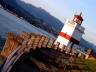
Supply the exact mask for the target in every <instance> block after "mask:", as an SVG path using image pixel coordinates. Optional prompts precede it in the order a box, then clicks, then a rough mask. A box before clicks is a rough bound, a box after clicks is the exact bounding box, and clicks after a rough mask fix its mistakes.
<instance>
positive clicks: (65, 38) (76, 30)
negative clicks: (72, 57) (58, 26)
mask: <svg viewBox="0 0 96 72" xmlns="http://www.w3.org/2000/svg"><path fill="white" fill-rule="evenodd" d="M81 15H82V13H80V14H79V15H78V14H76V15H74V17H73V19H72V20H66V22H65V24H64V27H63V28H62V30H61V32H60V33H59V35H58V37H57V39H56V41H55V44H57V43H60V45H59V48H62V46H66V47H70V48H72V47H73V46H74V45H77V46H78V45H79V42H80V40H81V38H82V35H83V34H84V30H85V28H84V27H83V26H82V22H83V18H82V16H81Z"/></svg>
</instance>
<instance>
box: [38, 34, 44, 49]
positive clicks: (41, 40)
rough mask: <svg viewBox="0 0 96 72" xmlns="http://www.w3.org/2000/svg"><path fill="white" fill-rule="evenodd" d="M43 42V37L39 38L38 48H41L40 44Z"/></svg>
mask: <svg viewBox="0 0 96 72" xmlns="http://www.w3.org/2000/svg"><path fill="white" fill-rule="evenodd" d="M44 40H45V36H43V35H42V36H41V39H40V41H39V44H38V48H41V47H42V44H43V41H44Z"/></svg>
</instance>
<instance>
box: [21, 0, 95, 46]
mask: <svg viewBox="0 0 96 72" xmlns="http://www.w3.org/2000/svg"><path fill="white" fill-rule="evenodd" d="M21 1H24V2H25V3H29V4H32V5H34V6H36V7H41V8H42V9H44V10H46V11H47V12H49V13H50V14H51V15H52V16H54V17H56V18H58V19H59V20H60V21H62V22H63V23H64V22H65V21H66V19H72V18H73V16H74V14H78V13H80V12H82V17H83V18H84V21H83V23H82V26H84V27H85V34H84V35H83V38H84V39H86V40H88V41H90V42H91V43H93V44H95V43H96V38H95V37H96V31H95V30H96V29H95V27H96V24H95V23H96V20H95V19H96V0H21ZM95 45H96V44H95Z"/></svg>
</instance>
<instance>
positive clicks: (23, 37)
mask: <svg viewBox="0 0 96 72" xmlns="http://www.w3.org/2000/svg"><path fill="white" fill-rule="evenodd" d="M20 37H21V38H22V39H24V40H28V39H29V38H30V37H31V36H30V34H29V33H27V32H22V33H21V34H20Z"/></svg>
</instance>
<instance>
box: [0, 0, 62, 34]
mask: <svg viewBox="0 0 96 72" xmlns="http://www.w3.org/2000/svg"><path fill="white" fill-rule="evenodd" d="M0 2H1V4H3V5H4V6H5V4H7V6H5V7H7V8H9V10H11V11H13V12H15V13H17V14H18V15H19V16H21V17H23V18H24V19H26V20H27V21H29V22H30V23H31V24H33V25H34V26H37V27H40V28H42V29H44V30H46V31H48V32H51V33H53V34H55V35H57V34H58V32H59V31H60V30H61V28H62V26H63V23H62V22H61V21H59V20H58V19H57V18H55V17H53V16H52V15H50V14H49V13H48V12H46V11H45V10H43V9H42V8H37V7H35V6H33V5H30V4H26V3H24V2H22V1H21V0H0ZM4 3H5V4H4ZM38 20H39V21H38ZM36 21H38V22H36Z"/></svg>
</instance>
